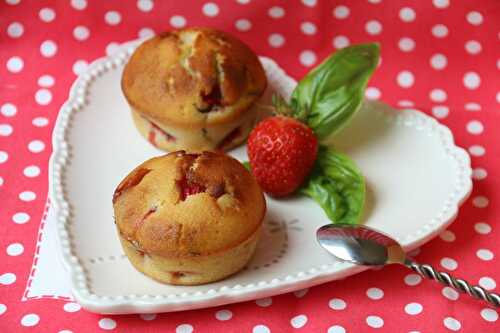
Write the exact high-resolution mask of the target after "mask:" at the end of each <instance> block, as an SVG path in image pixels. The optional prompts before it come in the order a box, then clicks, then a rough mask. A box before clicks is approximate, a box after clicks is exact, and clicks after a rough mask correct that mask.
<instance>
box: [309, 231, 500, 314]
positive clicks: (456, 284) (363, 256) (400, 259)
mask: <svg viewBox="0 0 500 333" xmlns="http://www.w3.org/2000/svg"><path fill="white" fill-rule="evenodd" d="M316 237H317V239H318V242H319V244H320V245H321V246H322V247H323V248H324V249H325V250H327V251H328V252H329V253H330V254H333V255H334V256H335V257H337V258H338V259H340V260H342V261H347V262H350V263H353V264H356V265H364V266H384V265H387V264H401V265H404V266H406V267H408V268H410V269H412V270H413V271H415V272H416V273H418V274H420V275H421V276H423V277H425V278H428V279H431V280H436V281H438V282H440V283H441V284H444V285H446V286H449V287H452V288H453V289H455V290H457V291H460V292H463V293H467V294H469V295H471V296H472V297H474V298H477V299H482V300H485V301H487V302H488V303H489V304H491V305H493V306H495V307H498V306H500V295H498V294H495V293H490V292H488V291H486V290H485V289H483V288H482V287H480V286H473V285H470V284H469V283H468V282H467V281H465V280H462V279H457V278H454V277H453V276H451V275H450V274H448V273H446V272H439V271H436V270H435V269H434V268H432V267H431V266H430V265H423V264H418V263H416V262H415V261H413V260H411V259H409V258H408V257H407V256H406V254H405V252H404V251H403V249H402V247H401V245H399V243H398V242H396V241H395V240H394V239H392V238H391V237H389V236H387V235H384V234H383V233H381V232H379V231H376V230H374V229H372V228H369V227H365V226H353V225H349V224H327V225H324V226H322V227H321V228H319V229H318V231H317V233H316Z"/></svg>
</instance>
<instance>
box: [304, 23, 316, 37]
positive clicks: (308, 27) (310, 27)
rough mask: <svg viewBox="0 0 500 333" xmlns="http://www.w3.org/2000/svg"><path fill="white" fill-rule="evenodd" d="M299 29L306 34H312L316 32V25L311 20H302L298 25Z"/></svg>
mask: <svg viewBox="0 0 500 333" xmlns="http://www.w3.org/2000/svg"><path fill="white" fill-rule="evenodd" d="M300 29H301V30H302V32H303V33H304V34H306V35H314V34H315V33H316V30H317V29H316V25H314V23H312V22H304V23H302V24H301V25H300Z"/></svg>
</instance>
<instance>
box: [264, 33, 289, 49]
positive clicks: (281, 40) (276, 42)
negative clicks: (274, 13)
mask: <svg viewBox="0 0 500 333" xmlns="http://www.w3.org/2000/svg"><path fill="white" fill-rule="evenodd" d="M268 42H269V45H271V46H272V47H281V46H283V44H285V37H283V35H281V34H271V35H270V36H269V38H268Z"/></svg>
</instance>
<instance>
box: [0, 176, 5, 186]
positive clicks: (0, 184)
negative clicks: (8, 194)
mask: <svg viewBox="0 0 500 333" xmlns="http://www.w3.org/2000/svg"><path fill="white" fill-rule="evenodd" d="M3 183H4V181H3V177H0V186H2V185H3Z"/></svg>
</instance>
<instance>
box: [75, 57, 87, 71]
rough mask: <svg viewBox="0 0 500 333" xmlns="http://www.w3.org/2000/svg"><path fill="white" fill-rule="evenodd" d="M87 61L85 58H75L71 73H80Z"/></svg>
mask: <svg viewBox="0 0 500 333" xmlns="http://www.w3.org/2000/svg"><path fill="white" fill-rule="evenodd" d="M87 66H88V63H87V62H86V61H85V60H77V61H75V63H74V64H73V73H75V75H80V74H82V73H83V72H85V70H86V69H87Z"/></svg>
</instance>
